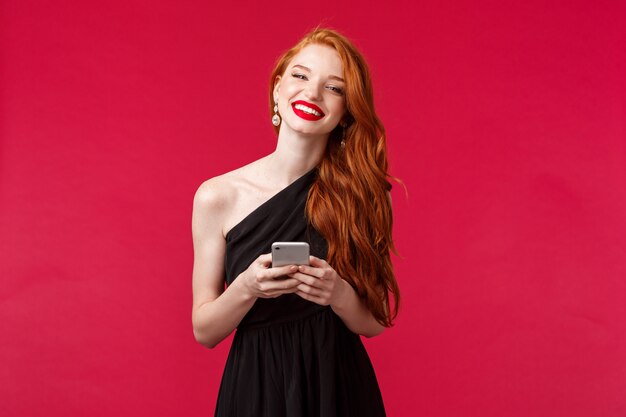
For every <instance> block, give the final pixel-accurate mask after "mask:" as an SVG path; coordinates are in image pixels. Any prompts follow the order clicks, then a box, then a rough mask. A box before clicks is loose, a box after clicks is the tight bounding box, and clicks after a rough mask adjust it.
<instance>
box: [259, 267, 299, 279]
mask: <svg viewBox="0 0 626 417" xmlns="http://www.w3.org/2000/svg"><path fill="white" fill-rule="evenodd" d="M297 270H298V267H297V266H295V265H286V266H281V267H278V268H266V269H262V270H260V271H257V272H256V279H257V281H258V282H265V281H274V280H275V279H276V278H279V277H282V276H284V275H288V274H291V273H294V272H296V271H297Z"/></svg>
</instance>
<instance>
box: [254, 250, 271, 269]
mask: <svg viewBox="0 0 626 417" xmlns="http://www.w3.org/2000/svg"><path fill="white" fill-rule="evenodd" d="M256 261H257V262H258V263H259V264H260V265H263V266H265V267H267V266H269V265H271V263H272V254H271V253H264V254H262V255H259V257H258V258H256Z"/></svg>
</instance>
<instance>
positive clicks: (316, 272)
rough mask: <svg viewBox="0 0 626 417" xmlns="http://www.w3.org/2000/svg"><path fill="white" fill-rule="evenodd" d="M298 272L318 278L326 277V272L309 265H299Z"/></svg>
mask: <svg viewBox="0 0 626 417" xmlns="http://www.w3.org/2000/svg"><path fill="white" fill-rule="evenodd" d="M298 270H299V271H300V272H302V273H303V274H307V275H311V276H314V277H317V278H321V277H322V276H323V275H324V270H323V269H321V268H315V267H312V266H308V265H299V266H298Z"/></svg>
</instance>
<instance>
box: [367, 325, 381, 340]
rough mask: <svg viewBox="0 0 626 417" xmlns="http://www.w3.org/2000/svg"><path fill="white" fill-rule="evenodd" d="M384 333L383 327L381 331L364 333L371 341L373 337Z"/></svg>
mask: <svg viewBox="0 0 626 417" xmlns="http://www.w3.org/2000/svg"><path fill="white" fill-rule="evenodd" d="M384 331H385V328H384V327H382V326H381V327H380V329H376V330H374V331H371V332H367V333H364V334H363V336H365V337H367V338H368V339H371V338H372V337H375V336H378V335H380V334H382V332H384Z"/></svg>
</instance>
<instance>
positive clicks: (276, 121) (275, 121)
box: [272, 100, 280, 126]
mask: <svg viewBox="0 0 626 417" xmlns="http://www.w3.org/2000/svg"><path fill="white" fill-rule="evenodd" d="M274 102H275V103H274V115H273V116H272V124H273V125H274V126H278V125H279V124H280V116H279V115H278V100H274Z"/></svg>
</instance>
